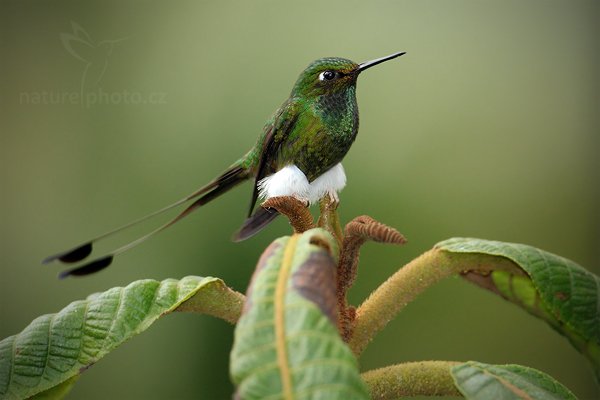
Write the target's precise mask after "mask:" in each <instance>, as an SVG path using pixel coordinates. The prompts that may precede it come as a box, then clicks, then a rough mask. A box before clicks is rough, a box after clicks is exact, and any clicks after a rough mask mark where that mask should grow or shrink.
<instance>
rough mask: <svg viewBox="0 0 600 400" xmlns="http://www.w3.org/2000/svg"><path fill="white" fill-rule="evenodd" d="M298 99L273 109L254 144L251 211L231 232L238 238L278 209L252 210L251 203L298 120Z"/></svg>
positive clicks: (272, 216) (257, 228)
mask: <svg viewBox="0 0 600 400" xmlns="http://www.w3.org/2000/svg"><path fill="white" fill-rule="evenodd" d="M299 107H300V105H299V103H298V102H297V101H296V100H295V99H293V98H292V99H288V100H287V101H286V102H285V103H283V105H282V106H281V107H280V108H279V109H278V110H277V111H276V112H275V113H274V115H273V117H272V118H271V121H270V123H268V124H267V125H266V127H265V134H264V136H263V137H262V138H261V139H262V140H261V141H259V143H258V144H257V146H256V151H260V156H259V161H258V168H257V172H256V179H255V181H254V191H253V192H252V201H251V202H250V211H249V213H248V218H247V219H246V221H244V223H243V224H242V226H241V228H240V229H239V230H238V231H237V232H236V233H235V234H234V236H233V240H234V241H236V242H240V241H242V240H246V239H248V238H249V237H250V236H253V235H255V234H256V233H258V232H259V231H260V230H262V229H263V228H264V227H265V226H267V225H268V224H269V223H270V222H271V221H273V220H274V219H275V218H276V217H277V216H278V215H279V213H278V212H277V211H276V210H273V209H268V210H267V209H264V208H262V207H259V208H258V209H257V210H256V211H255V212H254V214H252V211H253V210H254V206H255V205H256V200H257V199H258V183H259V182H260V180H261V179H263V178H265V177H266V176H268V175H270V174H272V173H274V172H277V168H278V166H279V165H278V164H279V161H280V150H281V146H282V144H283V143H285V142H286V140H287V139H288V138H289V137H290V134H291V133H292V132H293V131H294V128H295V127H296V123H297V122H298V117H299V115H300V113H299Z"/></svg>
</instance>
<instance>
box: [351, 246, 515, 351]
mask: <svg viewBox="0 0 600 400" xmlns="http://www.w3.org/2000/svg"><path fill="white" fill-rule="evenodd" d="M515 268H518V267H517V266H516V265H515V264H514V263H512V262H511V261H510V260H508V259H505V258H501V257H496V256H490V255H486V254H477V253H450V252H447V251H444V250H440V249H431V250H429V251H427V252H425V253H423V254H422V255H421V256H419V257H417V258H415V259H414V260H412V261H411V262H410V263H408V264H406V265H405V266H404V267H402V268H401V269H399V270H398V271H397V272H396V273H395V274H394V275H392V276H391V277H389V278H388V280H387V281H385V282H384V283H383V284H381V286H379V287H378V288H377V289H376V290H375V291H374V292H373V293H371V295H370V296H369V297H368V298H367V300H365V302H364V303H363V304H362V305H361V306H360V307H359V308H358V309H357V310H356V319H355V322H354V324H355V325H354V332H353V335H352V338H351V339H350V342H349V343H348V344H349V346H350V348H351V349H352V351H353V352H354V354H356V355H357V356H358V355H359V354H360V353H362V351H363V350H364V349H365V347H366V346H367V345H368V343H369V342H370V341H371V340H372V338H373V337H374V336H375V334H377V333H378V332H379V331H381V330H382V329H383V328H384V327H385V325H387V323H388V322H389V321H390V320H391V319H392V318H394V317H395V316H396V314H398V313H399V312H400V311H401V310H402V309H403V308H404V307H406V305H407V304H408V303H410V302H411V301H413V300H414V299H415V297H417V296H418V295H419V294H420V293H421V292H423V291H424V290H425V289H427V288H428V287H429V286H431V285H433V284H434V283H436V282H438V281H439V280H441V279H443V278H446V277H448V276H450V275H453V274H458V273H465V272H468V271H477V272H480V273H487V272H489V271H492V270H496V269H505V270H514V269H515Z"/></svg>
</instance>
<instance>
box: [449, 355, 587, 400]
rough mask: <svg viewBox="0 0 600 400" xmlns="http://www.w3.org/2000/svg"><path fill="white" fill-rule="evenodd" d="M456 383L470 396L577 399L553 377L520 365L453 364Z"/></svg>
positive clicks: (478, 398) (476, 398) (508, 399)
mask: <svg viewBox="0 0 600 400" xmlns="http://www.w3.org/2000/svg"><path fill="white" fill-rule="evenodd" d="M451 373H452V377H453V378H454V382H455V383H456V387H457V388H458V390H460V392H461V393H462V394H463V395H464V396H465V397H466V398H467V399H473V400H489V399H494V400H512V399H526V400H546V399H547V400H559V399H560V400H562V399H569V400H571V399H572V400H576V397H575V396H574V395H573V393H571V392H570V391H569V389H567V388H566V387H564V386H563V385H561V384H560V383H559V382H557V381H556V380H554V379H553V378H552V377H550V376H548V375H546V374H544V373H543V372H540V371H537V370H535V369H533V368H527V367H523V366H521V365H490V364H483V363H478V362H474V361H469V362H466V363H464V364H460V365H457V366H454V367H452V369H451Z"/></svg>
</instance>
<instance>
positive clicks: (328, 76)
mask: <svg viewBox="0 0 600 400" xmlns="http://www.w3.org/2000/svg"><path fill="white" fill-rule="evenodd" d="M333 78H335V72H333V71H323V72H321V73H320V74H319V80H320V81H321V82H322V81H330V80H332V79H333Z"/></svg>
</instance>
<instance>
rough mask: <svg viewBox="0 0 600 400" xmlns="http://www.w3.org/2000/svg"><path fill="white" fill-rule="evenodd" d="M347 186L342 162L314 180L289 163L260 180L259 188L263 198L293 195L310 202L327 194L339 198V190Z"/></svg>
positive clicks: (316, 200) (314, 201)
mask: <svg viewBox="0 0 600 400" xmlns="http://www.w3.org/2000/svg"><path fill="white" fill-rule="evenodd" d="M344 186H346V173H345V172H344V167H342V164H341V163H340V164H337V165H335V166H333V167H332V168H331V169H330V170H328V171H327V172H325V173H324V174H323V175H321V176H319V177H318V178H317V179H315V180H314V181H312V182H310V183H309V182H308V179H307V178H306V175H304V173H303V172H302V171H301V170H300V168H298V167H296V166H295V165H288V166H286V167H283V168H282V169H281V170H279V171H277V172H276V173H274V174H273V175H270V176H267V177H266V178H263V179H261V180H260V181H259V182H258V190H259V194H260V197H261V198H262V199H265V200H266V199H269V198H271V197H276V196H293V197H295V198H297V199H298V200H301V201H308V202H309V203H310V204H314V203H317V202H318V201H319V200H321V199H322V198H323V197H324V196H325V195H326V194H329V195H330V196H331V197H333V198H334V199H335V200H339V197H338V192H339V191H341V190H342V189H343V188H344Z"/></svg>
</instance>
